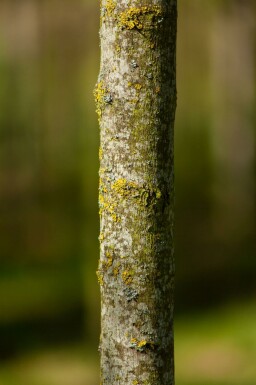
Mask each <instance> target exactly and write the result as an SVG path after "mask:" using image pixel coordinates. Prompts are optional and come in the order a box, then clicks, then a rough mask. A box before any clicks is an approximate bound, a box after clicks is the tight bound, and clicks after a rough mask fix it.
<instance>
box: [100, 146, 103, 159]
mask: <svg viewBox="0 0 256 385" xmlns="http://www.w3.org/2000/svg"><path fill="white" fill-rule="evenodd" d="M102 156H103V150H102V147H100V148H99V160H102Z"/></svg>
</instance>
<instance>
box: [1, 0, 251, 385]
mask: <svg viewBox="0 0 256 385" xmlns="http://www.w3.org/2000/svg"><path fill="white" fill-rule="evenodd" d="M178 3H179V6H178V7H179V18H178V52H177V81H178V108H177V118H176V128H175V168H176V182H175V183H176V184H175V189H176V231H175V234H176V235H175V248H176V269H177V271H176V322H175V330H176V377H177V381H176V382H177V384H178V385H196V384H197V385H200V384H204V385H231V384H232V385H235V384H243V385H253V384H255V380H256V369H255V360H256V328H255V325H256V302H255V299H256V298H255V294H256V283H255V268H256V259H255V239H254V238H255V214H256V212H255V122H256V117H255V68H256V66H255V64H256V63H255V62H256V56H255V37H256V30H255V28H256V22H255V17H254V15H255V11H256V10H255V4H254V2H253V1H249V0H247V1H243V2H241V1H238V0H212V1H208V2H205V1H203V0H179V1H178ZM98 30H99V4H98V2H96V1H93V0H73V1H69V0H62V1H60V0H48V1H47V0H19V1H15V0H2V1H1V3H0V384H1V385H12V384H15V385H16V384H20V385H23V384H26V385H59V384H61V385H65V384H67V385H68V384H72V385H80V384H86V385H87V384H88V385H94V384H97V383H98V374H99V370H98V364H99V358H98V352H97V344H98V336H99V311H100V310H99V306H100V298H99V288H98V284H97V279H96V275H95V271H96V268H97V261H98V254H99V250H98V240H97V237H98V228H99V218H98V203H97V194H98V167H99V165H98V145H99V130H98V124H97V116H96V114H95V106H94V100H93V88H94V85H95V83H96V80H97V76H98V71H99V55H100V49H99V38H98Z"/></svg>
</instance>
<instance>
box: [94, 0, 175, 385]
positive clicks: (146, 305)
mask: <svg viewBox="0 0 256 385" xmlns="http://www.w3.org/2000/svg"><path fill="white" fill-rule="evenodd" d="M176 24H177V4H176V0H140V1H139V0H118V1H114V0H102V4H101V31H100V36H101V69H100V75H99V79H98V83H97V85H96V88H95V99H96V105H97V113H98V116H99V122H100V133H101V147H100V150H99V155H100V186H99V205H100V219H101V221H100V236H99V239H100V244H101V246H100V261H99V268H98V271H97V275H98V280H99V283H100V287H101V298H102V303H101V328H102V331H101V342H100V351H101V384H102V385H115V384H118V385H121V384H122V385H128V384H129V385H167V384H168V385H173V384H174V356H173V296H174V259H173V197H174V180H173V179H174V169H173V167H174V166H173V126H174V118H175V109H176V64H175V56H176Z"/></svg>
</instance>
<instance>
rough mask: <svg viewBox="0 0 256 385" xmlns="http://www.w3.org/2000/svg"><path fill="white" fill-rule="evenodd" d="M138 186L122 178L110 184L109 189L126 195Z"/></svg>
mask: <svg viewBox="0 0 256 385" xmlns="http://www.w3.org/2000/svg"><path fill="white" fill-rule="evenodd" d="M136 188H138V186H137V185H136V183H134V182H128V181H127V180H126V179H124V178H120V179H117V180H116V181H115V182H114V183H113V184H112V186H111V189H112V190H113V191H114V192H116V193H117V194H119V195H121V196H123V197H127V196H128V195H129V194H130V192H131V190H132V189H136Z"/></svg>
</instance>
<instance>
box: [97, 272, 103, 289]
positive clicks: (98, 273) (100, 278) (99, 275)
mask: <svg viewBox="0 0 256 385" xmlns="http://www.w3.org/2000/svg"><path fill="white" fill-rule="evenodd" d="M96 275H97V278H98V282H99V284H100V286H102V285H103V284H104V281H103V274H102V272H101V271H99V270H97V271H96Z"/></svg>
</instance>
